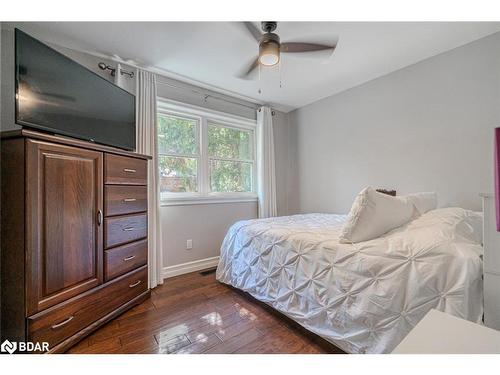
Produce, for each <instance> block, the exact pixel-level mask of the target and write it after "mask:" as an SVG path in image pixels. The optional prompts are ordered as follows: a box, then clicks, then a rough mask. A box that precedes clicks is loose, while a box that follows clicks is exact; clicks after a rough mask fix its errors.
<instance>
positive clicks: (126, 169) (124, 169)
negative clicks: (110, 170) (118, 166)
mask: <svg viewBox="0 0 500 375" xmlns="http://www.w3.org/2000/svg"><path fill="white" fill-rule="evenodd" d="M123 172H127V173H135V172H137V171H136V170H135V169H130V168H123Z"/></svg>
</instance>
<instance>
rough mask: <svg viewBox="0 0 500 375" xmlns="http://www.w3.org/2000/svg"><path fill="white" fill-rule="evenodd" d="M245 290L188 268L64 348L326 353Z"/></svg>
mask: <svg viewBox="0 0 500 375" xmlns="http://www.w3.org/2000/svg"><path fill="white" fill-rule="evenodd" d="M292 323H294V322H290V320H289V319H288V318H285V317H284V316H283V315H281V314H278V313H275V312H273V310H270V308H269V307H267V306H266V305H264V304H262V303H261V302H258V301H256V300H254V299H253V298H251V297H249V296H248V295H246V294H243V293H241V292H239V291H236V290H235V289H233V288H231V287H229V286H227V285H225V284H221V283H219V282H217V281H216V279H215V274H214V273H210V274H208V275H201V274H200V273H198V272H193V273H190V274H187V275H181V276H176V277H174V278H171V279H167V280H165V283H164V284H163V285H161V286H158V287H157V288H155V289H153V291H152V294H151V299H149V300H147V301H145V302H143V303H141V304H140V305H138V306H136V307H134V308H133V309H131V310H129V311H127V312H126V313H124V314H122V315H121V316H119V317H118V318H116V319H114V320H113V321H111V322H109V323H108V324H106V325H105V326H103V327H101V328H100V329H99V330H97V331H96V332H94V333H93V334H91V335H90V336H88V337H87V338H86V339H84V340H82V341H81V342H80V343H78V344H77V345H75V346H74V347H73V348H71V349H70V350H69V351H68V352H69V353H74V354H77V353H122V354H127V353H183V354H187V353H304V354H306V353H331V352H339V351H340V350H338V349H336V348H334V347H333V346H331V348H330V347H325V346H324V345H320V344H318V343H317V342H316V341H315V340H314V339H312V338H311V336H314V335H312V334H310V333H308V332H307V331H305V330H304V329H302V328H301V327H297V325H296V324H292Z"/></svg>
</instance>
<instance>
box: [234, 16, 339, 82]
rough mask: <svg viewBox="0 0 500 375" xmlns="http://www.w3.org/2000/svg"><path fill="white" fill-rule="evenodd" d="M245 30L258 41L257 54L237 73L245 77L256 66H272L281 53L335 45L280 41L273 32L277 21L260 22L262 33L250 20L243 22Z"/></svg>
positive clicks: (277, 61)
mask: <svg viewBox="0 0 500 375" xmlns="http://www.w3.org/2000/svg"><path fill="white" fill-rule="evenodd" d="M243 24H244V25H245V27H246V29H247V31H248V32H249V33H250V34H251V35H252V37H253V38H254V39H255V40H256V41H257V42H258V43H259V55H258V56H257V57H256V58H255V59H254V60H253V61H252V62H251V63H250V64H249V65H248V66H247V67H245V69H244V70H242V71H241V73H240V74H239V75H238V76H239V77H240V78H247V77H248V76H249V75H250V74H251V73H252V72H253V71H254V70H255V69H256V68H257V67H258V66H259V64H260V65H263V66H273V65H276V64H278V63H279V62H280V54H281V53H306V52H317V51H326V50H331V51H332V52H333V50H334V49H335V47H336V46H337V45H336V44H333V45H325V44H318V43H302V42H286V43H280V37H279V36H278V34H275V33H273V31H274V30H276V27H277V26H278V23H277V22H274V21H265V22H261V27H262V31H263V32H264V33H263V34H262V33H261V32H260V31H259V30H258V29H257V27H255V25H254V24H253V23H252V22H243Z"/></svg>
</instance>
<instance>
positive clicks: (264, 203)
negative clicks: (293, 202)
mask: <svg viewBox="0 0 500 375" xmlns="http://www.w3.org/2000/svg"><path fill="white" fill-rule="evenodd" d="M257 174H258V179H257V181H258V187H257V195H258V197H259V217H260V218H264V217H273V216H277V214H278V210H277V208H276V173H275V162H274V136H273V115H272V111H271V108H269V107H260V108H259V109H258V110H257Z"/></svg>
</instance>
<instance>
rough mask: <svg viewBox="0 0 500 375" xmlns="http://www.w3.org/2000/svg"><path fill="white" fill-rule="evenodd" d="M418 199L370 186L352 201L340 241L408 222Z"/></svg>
mask: <svg viewBox="0 0 500 375" xmlns="http://www.w3.org/2000/svg"><path fill="white" fill-rule="evenodd" d="M414 211H415V208H414V203H413V202H410V200H409V199H407V198H405V197H392V196H390V195H387V194H383V193H379V192H377V191H375V190H374V189H372V188H371V187H367V188H365V189H363V190H362V191H361V192H360V193H359V194H358V196H357V197H356V199H355V200H354V203H353V204H352V207H351V211H350V212H349V215H348V216H347V221H346V223H345V224H344V227H343V228H342V232H341V234H340V237H339V241H340V243H356V242H362V241H368V240H371V239H374V238H377V237H379V236H381V235H382V234H384V233H387V232H389V231H390V230H392V229H394V228H397V227H399V226H401V225H403V224H406V223H407V222H408V221H410V220H411V219H412V217H413V214H414Z"/></svg>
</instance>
